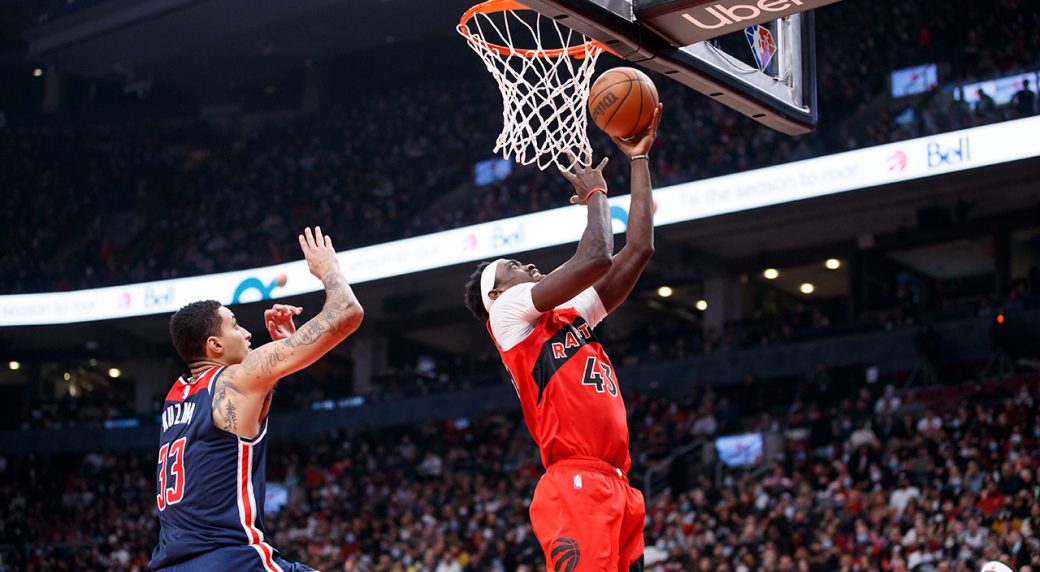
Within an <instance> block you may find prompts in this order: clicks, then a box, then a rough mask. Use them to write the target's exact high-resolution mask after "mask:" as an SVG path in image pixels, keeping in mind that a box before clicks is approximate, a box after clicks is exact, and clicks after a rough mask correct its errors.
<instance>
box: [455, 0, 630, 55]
mask: <svg viewBox="0 0 1040 572" xmlns="http://www.w3.org/2000/svg"><path fill="white" fill-rule="evenodd" d="M513 10H530V8H528V7H527V6H524V5H523V4H521V3H520V2H517V1H516V0H485V1H484V2H481V3H480V4H477V5H475V6H473V7H472V8H470V9H469V10H466V13H465V14H463V15H462V18H461V19H459V27H458V30H459V33H460V34H462V35H463V36H465V37H466V40H467V41H469V42H472V43H475V44H479V45H480V46H481V47H483V48H484V49H487V50H489V51H492V52H496V53H498V54H499V55H503V56H509V55H514V54H515V55H518V56H522V57H525V58H560V57H563V56H570V57H572V58H577V59H582V58H584V57H585V56H586V55H587V54H588V52H589V50H590V48H599V49H601V50H603V51H605V52H610V53H614V52H613V50H611V49H610V48H608V47H607V46H605V45H603V44H601V43H599V42H597V41H596V40H589V41H588V42H585V43H584V44H579V45H577V46H571V47H569V48H556V49H554V50H521V49H516V48H511V47H509V46H502V45H499V44H493V43H491V42H489V41H487V40H485V39H484V38H480V37H478V36H477V35H476V34H474V33H473V32H471V31H470V29H469V21H470V20H472V19H473V16H476V15H477V14H494V13H497V12H511V11H513Z"/></svg>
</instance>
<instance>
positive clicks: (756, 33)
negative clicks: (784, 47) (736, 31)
mask: <svg viewBox="0 0 1040 572" xmlns="http://www.w3.org/2000/svg"><path fill="white" fill-rule="evenodd" d="M744 35H745V36H747V41H748V44H749V45H750V46H751V53H752V54H754V56H755V64H756V65H757V66H758V69H760V70H762V71H766V68H767V67H769V62H771V61H773V54H775V53H776V41H775V40H774V39H773V34H772V33H771V32H770V31H769V28H766V27H764V26H759V25H758V24H755V25H754V26H751V27H750V28H747V29H745V30H744Z"/></svg>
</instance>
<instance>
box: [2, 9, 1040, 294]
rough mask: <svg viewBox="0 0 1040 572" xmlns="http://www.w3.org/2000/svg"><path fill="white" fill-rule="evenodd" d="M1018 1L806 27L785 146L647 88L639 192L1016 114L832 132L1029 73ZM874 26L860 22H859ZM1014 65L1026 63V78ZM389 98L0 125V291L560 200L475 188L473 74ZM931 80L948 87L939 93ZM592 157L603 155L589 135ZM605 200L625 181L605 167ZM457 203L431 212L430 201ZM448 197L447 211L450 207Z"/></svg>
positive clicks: (552, 193) (526, 171) (491, 104)
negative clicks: (808, 121) (646, 172)
mask: <svg viewBox="0 0 1040 572" xmlns="http://www.w3.org/2000/svg"><path fill="white" fill-rule="evenodd" d="M1030 7H1031V4H1030V2H1028V1H1027V0H1004V1H1002V2H998V3H992V2H983V1H981V0H973V1H972V2H968V3H966V4H965V3H956V4H952V3H948V2H939V1H938V0H930V1H928V2H923V3H921V2H916V3H911V4H907V3H904V4H895V5H892V4H884V3H881V4H879V3H870V2H844V3H840V4H836V5H834V6H830V7H828V8H827V9H826V10H827V12H826V13H825V14H823V15H821V17H820V19H819V22H821V23H825V24H826V25H818V42H817V46H818V57H819V65H818V70H819V81H820V88H819V97H820V109H821V114H822V117H823V120H822V121H821V125H820V129H819V130H818V131H817V132H816V133H814V134H812V135H809V136H803V137H799V138H791V137H787V136H783V135H780V134H778V133H776V132H773V131H770V130H768V129H766V128H763V127H761V126H759V125H758V124H756V123H754V122H753V121H751V120H748V119H746V118H744V117H743V116H740V115H739V114H737V113H735V112H732V111H730V110H726V109H723V108H722V107H720V106H718V105H716V104H714V103H711V102H709V101H708V100H707V99H705V98H703V97H701V96H699V95H697V94H695V93H692V92H691V91H690V90H688V89H686V88H684V87H682V86H680V85H678V84H676V83H675V82H671V81H667V80H665V79H660V80H659V81H658V84H659V89H660V91H661V96H662V100H663V101H665V102H666V110H665V117H664V118H663V121H662V129H661V137H660V140H659V142H658V144H657V145H656V146H655V149H654V154H653V172H654V176H655V182H656V183H657V184H658V185H668V184H673V183H678V182H684V181H689V180H694V179H700V178H704V177H710V176H716V175H721V174H725V173H731V172H736V171H743V170H747V169H752V168H756V167H762V166H767V165H771V164H776V163H781V162H787V161H792V160H797V159H802V158H806V157H810V156H815V155H819V154H826V153H832V152H837V151H842V150H846V149H851V148H858V147H862V146H868V145H873V144H877V143H883V142H888V141H893V140H897V139H900V138H904V137H909V136H915V135H919V134H922V133H927V132H932V131H936V130H945V129H953V128H958V127H966V126H970V125H977V124H983V123H990V122H993V121H1000V120H1003V119H1006V118H1011V117H1017V116H1019V115H1020V114H1021V111H1020V110H1019V108H1017V107H1016V108H1015V109H1014V110H1005V109H996V108H994V109H989V108H988V107H987V106H980V107H977V108H976V109H974V110H969V109H965V108H964V107H963V105H961V104H958V103H955V102H953V101H952V100H950V99H949V97H948V96H947V95H946V94H945V92H942V93H938V92H937V93H936V94H934V96H933V97H932V98H929V99H928V100H927V102H925V103H922V104H921V105H922V106H923V107H922V113H919V114H918V115H919V116H921V117H925V118H927V120H922V122H921V125H922V126H921V127H913V128H912V129H909V130H908V128H906V127H905V126H899V124H897V123H896V122H894V121H892V120H887V119H885V118H880V119H879V118H876V117H872V119H871V120H870V121H867V122H866V124H867V127H868V128H867V129H866V130H864V131H863V132H862V133H861V132H859V131H857V130H855V129H851V128H850V127H848V126H847V125H846V121H845V119H846V118H850V117H852V116H853V115H855V114H856V113H857V112H858V111H859V110H860V109H862V108H864V106H865V105H866V104H867V103H868V102H870V101H873V100H875V99H877V98H879V97H881V96H882V95H883V94H884V90H885V85H886V84H885V82H886V77H887V74H888V72H890V71H891V70H892V69H894V68H897V67H902V66H906V65H913V64H918V63H923V60H922V58H923V59H924V60H927V61H934V60H939V61H943V62H946V63H948V64H949V69H950V71H949V78H952V80H953V81H955V82H956V81H963V80H965V79H970V78H977V77H982V78H985V77H989V76H992V75H993V74H995V73H998V72H1000V71H1001V70H1009V69H1034V68H1035V67H1036V64H1037V59H1036V58H1037V54H1038V53H1040V39H1038V37H1037V35H1036V34H1035V33H1033V31H1034V30H1035V29H1036V27H1037V26H1038V25H1040V22H1037V13H1036V11H1035V10H1031V9H1030ZM865 21H869V22H884V23H885V24H884V25H883V26H882V25H875V26H863V25H862V22H865ZM1028 66H1033V68H1029V67H1028ZM481 73H482V70H480V69H479V66H477V65H474V71H473V74H474V75H473V76H472V77H469V78H456V79H455V80H454V81H452V82H445V81H439V82H427V83H423V84H402V85H399V86H397V87H396V88H393V89H387V90H380V91H378V92H377V93H372V94H369V95H368V96H366V97H358V98H357V99H356V103H352V104H351V105H350V106H345V105H341V104H338V103H335V102H333V104H332V105H330V107H329V108H328V109H326V110H324V111H322V112H318V113H315V114H312V115H307V116H293V117H285V118H281V119H268V120H259V119H256V118H244V119H242V120H241V121H231V122H226V123H217V122H212V123H210V122H206V121H203V120H196V119H189V118H180V119H164V120H158V119H153V120H148V121H135V122H126V123H115V124H105V125H93V126H55V125H50V126H47V127H8V128H6V129H0V179H2V180H3V181H4V185H5V196H6V197H8V200H6V201H5V202H4V205H3V207H2V208H0V222H2V226H3V230H2V231H0V233H2V235H0V236H2V237H3V242H4V243H5V244H9V245H18V247H17V248H8V249H4V250H3V252H0V292H2V293H18V292H32V291H52V290H69V289H76V288H84V287H93V286H103V285H111V284H117V283H126V282H136V281H144V280H150V279H158V278H167V277H175V276H188V275H196V274H204V273H211V272H218V271H226V270H234V269H241V268H248V267H256V266H263V265H269V264H274V263H278V262H282V261H286V260H292V259H295V258H297V257H298V253H297V252H296V250H295V240H294V237H295V233H296V232H298V230H299V228H302V227H303V226H304V225H306V224H321V225H322V226H323V227H324V228H326V229H327V230H329V232H330V234H331V235H332V236H333V238H334V239H335V240H336V246H337V248H349V247H355V246H360V245H364V244H371V243H375V242H382V241H387V240H392V239H397V238H402V237H406V236H414V235H417V234H423V233H427V232H431V231H435V230H439V229H443V228H450V227H455V226H459V225H464V224H471V223H476V222H480V221H485V220H490V219H494V218H499V217H504V216H510V215H515V214H521V213H527V212H532V211H537V210H542V209H545V208H549V207H554V206H561V205H564V204H566V202H567V198H568V196H569V192H568V190H567V189H566V184H565V182H564V181H563V180H562V179H561V178H560V177H559V176H558V175H556V174H554V173H552V172H541V171H538V170H537V169H534V168H517V169H516V170H515V171H514V173H513V175H512V176H510V177H509V178H508V179H507V180H505V181H504V182H500V183H494V184H491V185H489V186H486V187H481V188H475V187H474V183H473V182H472V181H471V180H470V179H471V174H472V169H473V166H474V164H475V163H476V162H478V161H481V160H484V159H487V158H489V154H490V150H491V148H492V146H493V141H494V139H495V137H496V135H497V133H496V132H495V131H494V130H495V129H496V128H495V127H489V126H496V125H498V122H499V121H500V119H499V114H500V111H499V109H498V108H499V106H500V101H499V98H498V94H497V92H496V89H495V87H494V84H493V83H492V82H491V80H490V79H489V78H487V77H484V76H482V75H480V74H481ZM949 78H948V79H949ZM594 147H595V149H596V150H597V153H607V154H608V155H611V154H616V151H614V150H613V148H612V145H611V144H610V143H609V142H608V141H607V140H606V139H605V138H604V137H603V136H602V135H597V134H594ZM610 174H611V180H612V185H615V186H619V187H620V186H622V185H623V184H624V180H625V178H626V177H627V173H625V172H624V169H623V163H622V162H615V164H614V166H612V167H610ZM453 192H455V193H458V194H459V195H461V196H468V197H470V200H468V201H466V200H463V201H462V203H461V204H459V203H458V202H456V203H453V205H454V206H452V207H451V208H442V207H439V206H438V199H440V198H442V197H445V196H448V195H451V194H452V193H453ZM459 195H457V196H459Z"/></svg>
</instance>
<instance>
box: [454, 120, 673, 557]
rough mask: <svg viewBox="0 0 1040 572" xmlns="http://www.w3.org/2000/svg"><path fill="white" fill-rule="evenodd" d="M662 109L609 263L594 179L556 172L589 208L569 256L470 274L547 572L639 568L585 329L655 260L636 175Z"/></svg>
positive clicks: (615, 445)
mask: <svg viewBox="0 0 1040 572" xmlns="http://www.w3.org/2000/svg"><path fill="white" fill-rule="evenodd" d="M660 114H661V106H658V109H657V111H656V112H655V114H654V120H653V123H652V124H651V126H650V128H649V129H648V130H647V131H646V132H645V133H643V134H642V135H640V136H638V137H636V138H635V140H633V141H628V142H626V141H623V140H620V139H615V140H614V142H615V143H616V144H617V145H618V147H619V148H620V149H621V151H622V152H624V153H625V154H626V155H628V156H629V158H630V159H631V165H632V199H631V205H630V207H629V213H628V229H627V232H626V236H627V242H626V244H625V247H624V248H622V249H621V251H620V252H619V253H618V254H617V255H616V256H613V257H612V256H611V255H612V253H613V244H614V238H613V234H612V231H611V221H610V207H609V205H608V204H607V185H606V181H605V180H604V178H603V173H602V171H603V167H604V166H605V165H606V163H607V161H606V160H605V159H604V160H603V162H602V163H600V165H599V166H598V167H596V168H595V169H587V168H578V169H576V170H575V171H576V172H575V173H573V174H572V173H568V172H566V171H565V172H564V176H565V177H566V178H567V180H569V181H570V182H571V184H573V185H574V190H575V193H576V196H574V197H572V198H571V202H572V203H578V204H585V205H587V206H588V222H587V225H586V227H585V232H584V234H583V235H582V237H581V240H580V241H579V242H578V248H577V251H576V252H575V254H574V256H573V257H571V259H570V260H568V261H567V262H566V263H564V264H563V265H562V266H560V267H559V268H557V269H556V270H554V271H552V272H551V273H550V274H548V275H545V276H543V275H542V274H541V273H539V271H538V269H537V268H536V267H535V266H534V265H533V264H526V265H525V264H521V263H519V262H517V261H516V260H504V259H499V260H496V261H494V262H491V263H487V262H484V263H481V264H480V265H478V266H477V270H476V272H474V273H473V275H472V276H470V279H469V282H468V283H467V284H466V305H467V306H468V307H469V309H470V311H471V312H473V315H474V316H476V317H477V318H478V319H479V320H481V321H486V323H487V327H488V330H489V332H490V333H491V337H492V339H494V341H495V344H496V345H497V346H498V350H499V353H500V354H501V356H502V362H503V363H504V364H505V366H506V368H507V369H508V370H509V373H510V374H511V375H512V378H513V383H514V384H515V385H516V390H517V394H518V395H519V397H520V403H521V406H522V409H523V413H524V420H525V421H526V423H527V428H528V429H529V430H530V433H531V435H532V436H533V437H534V440H535V442H536V443H537V444H538V447H539V448H540V449H541V454H542V463H543V464H544V465H545V468H546V472H545V474H544V475H542V478H541V479H540V480H539V482H538V486H537V488H536V489H535V494H534V499H533V501H532V502H531V524H532V527H533V528H534V533H535V535H536V536H537V537H538V540H539V542H540V543H541V545H542V550H543V551H544V552H545V560H546V566H547V569H548V570H551V571H553V572H582V571H589V572H591V571H596V572H602V571H604V570H611V571H614V570H617V571H619V572H627V571H630V570H634V571H639V570H642V568H643V520H644V515H645V507H644V505H643V495H642V494H641V493H640V492H639V491H638V490H636V489H634V488H632V487H630V486H628V479H627V476H626V474H627V472H628V469H629V466H630V465H631V459H630V458H629V452H628V423H627V419H626V415H625V405H624V402H623V401H622V398H621V392H620V389H619V387H618V382H617V378H616V376H615V373H614V367H613V365H611V363H610V359H609V358H608V357H607V354H606V352H605V351H604V350H603V347H602V346H601V345H600V343H599V341H598V340H597V339H596V337H595V335H594V334H593V328H595V327H596V325H597V324H599V322H600V321H601V320H602V319H603V318H604V317H605V316H606V315H607V314H608V313H610V312H612V311H613V310H614V309H615V308H617V307H618V306H619V305H621V303H622V302H623V301H624V300H625V298H627V297H628V294H629V293H630V292H631V291H632V288H633V287H634V286H635V283H636V280H638V279H639V275H640V274H642V272H643V269H644V268H645V267H646V264H647V262H648V261H649V260H650V256H651V255H652V254H653V251H654V246H653V244H654V235H653V220H652V218H653V197H652V196H651V188H650V170H649V167H648V165H647V163H648V156H647V153H648V152H649V151H650V147H651V146H652V145H653V142H654V138H655V137H656V136H657V125H658V122H659V121H660Z"/></svg>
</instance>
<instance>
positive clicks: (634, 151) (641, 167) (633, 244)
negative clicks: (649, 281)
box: [596, 103, 664, 312]
mask: <svg viewBox="0 0 1040 572" xmlns="http://www.w3.org/2000/svg"><path fill="white" fill-rule="evenodd" d="M663 107H664V105H663V104H660V103H659V104H657V109H656V110H655V111H654V119H653V121H652V122H651V123H650V127H648V128H647V130H646V131H645V132H644V133H643V134H642V135H639V136H637V137H636V138H635V139H634V140H631V141H626V140H624V139H620V138H618V137H612V139H613V140H614V143H616V144H617V146H618V148H619V149H621V152H622V153H624V154H625V155H627V156H628V157H629V159H630V161H631V164H632V198H631V203H630V204H629V207H628V228H627V229H626V230H625V247H624V248H622V249H621V252H619V253H618V254H617V256H615V257H614V264H613V266H611V268H610V271H609V272H608V273H607V274H606V275H605V276H604V277H603V278H601V279H600V280H599V281H598V282H596V293H597V294H599V297H600V300H602V301H603V307H604V308H606V310H607V312H613V311H614V309H616V308H617V307H618V306H620V305H621V303H622V302H624V301H625V299H626V298H628V295H629V294H630V293H631V292H632V288H634V287H635V285H636V282H637V281H638V280H639V276H640V275H641V274H642V273H643V270H644V269H645V268H646V265H647V263H648V262H649V261H650V257H651V256H653V254H654V197H653V192H652V187H651V182H650V166H649V164H650V157H649V153H650V147H652V146H653V144H654V140H655V139H656V138H657V126H658V124H659V123H660V121H661V110H662V109H663Z"/></svg>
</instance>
